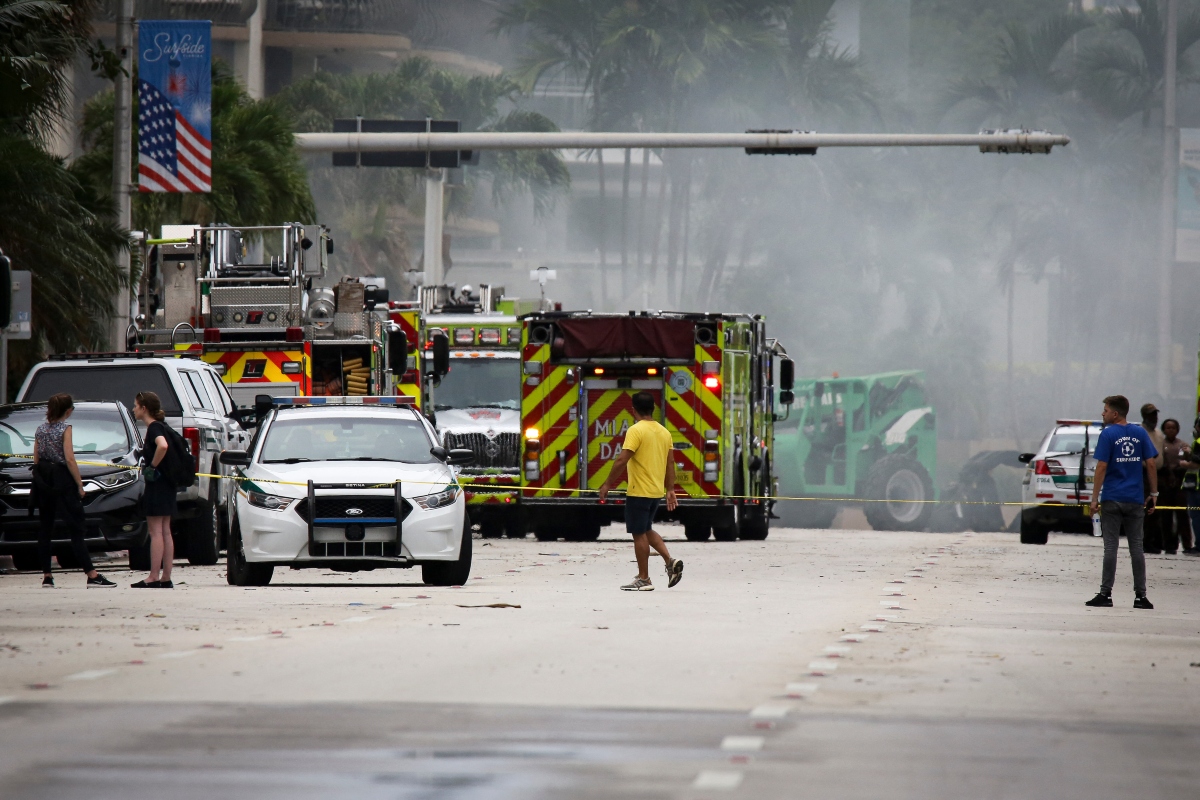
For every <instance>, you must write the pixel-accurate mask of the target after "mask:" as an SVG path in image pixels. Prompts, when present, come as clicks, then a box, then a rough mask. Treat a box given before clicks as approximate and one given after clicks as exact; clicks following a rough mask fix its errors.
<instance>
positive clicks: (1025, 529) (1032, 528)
mask: <svg viewBox="0 0 1200 800" xmlns="http://www.w3.org/2000/svg"><path fill="white" fill-rule="evenodd" d="M1049 539H1050V531H1048V530H1047V529H1046V528H1045V527H1044V526H1042V525H1038V524H1037V523H1036V522H1026V521H1025V520H1021V544H1045V543H1046V542H1047V541H1048V540H1049Z"/></svg>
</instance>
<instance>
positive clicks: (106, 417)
mask: <svg viewBox="0 0 1200 800" xmlns="http://www.w3.org/2000/svg"><path fill="white" fill-rule="evenodd" d="M45 421H46V404H45V403H17V404H14V405H5V406H0V453H3V455H2V456H0V555H11V556H12V558H13V563H14V564H15V565H16V567H17V569H22V570H40V569H41V564H39V563H38V554H37V539H38V531H39V530H40V529H41V523H40V520H39V519H38V514H37V509H35V508H30V507H29V492H30V489H31V488H32V484H33V476H32V474H31V471H32V469H33V439H34V432H35V431H37V428H38V426H39V425H41V424H42V423H43V422H45ZM70 424H71V430H72V438H73V441H74V444H75V457H76V460H78V461H79V476H80V477H81V478H83V490H84V496H83V514H84V530H85V534H84V537H85V538H84V541H85V542H86V544H87V546H88V549H89V550H129V556H130V560H131V561H136V560H137V558H138V557H139V556H144V557H145V560H146V562H147V563H148V562H149V560H150V554H149V552H148V551H147V550H146V544H147V538H146V519H145V517H144V516H142V511H141V498H142V488H143V485H142V478H141V473H140V472H139V471H138V469H137V461H138V452H139V448H140V447H141V444H142V439H141V437H140V436H139V435H138V430H137V426H136V425H135V424H134V421H133V416H132V415H131V414H130V413H129V409H127V408H126V407H125V406H124V405H123V404H121V403H76V404H75V412H74V413H73V414H71V420H70ZM65 524H66V523H64V522H63V521H62V520H61V519H60V520H59V521H58V526H57V528H58V530H57V532H56V534H57V535H56V536H55V537H54V540H53V542H54V555H55V556H56V557H57V558H58V563H59V566H61V567H63V568H74V567H77V566H79V565H78V564H76V563H75V559H74V551H73V550H72V549H71V547H70V536H69V534H68V533H67V531H66V530H65Z"/></svg>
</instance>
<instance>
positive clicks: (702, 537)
mask: <svg viewBox="0 0 1200 800" xmlns="http://www.w3.org/2000/svg"><path fill="white" fill-rule="evenodd" d="M683 535H684V537H685V538H686V539H687V540H688V541H689V542H707V541H708V537H710V536H712V526H711V525H709V524H707V523H701V522H690V523H689V522H685V523H684V524H683Z"/></svg>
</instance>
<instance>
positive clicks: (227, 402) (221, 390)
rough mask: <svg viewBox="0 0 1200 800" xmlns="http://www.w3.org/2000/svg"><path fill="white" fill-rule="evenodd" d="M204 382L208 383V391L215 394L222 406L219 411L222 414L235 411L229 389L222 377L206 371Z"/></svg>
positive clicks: (218, 403)
mask: <svg viewBox="0 0 1200 800" xmlns="http://www.w3.org/2000/svg"><path fill="white" fill-rule="evenodd" d="M202 374H203V375H204V382H205V383H206V384H207V385H208V393H209V394H210V395H212V396H213V399H215V400H216V401H217V405H218V406H220V409H218V410H219V411H221V413H222V414H228V413H229V412H230V411H233V400H232V399H231V398H230V397H229V391H228V390H227V389H226V388H225V384H224V383H222V382H221V379H220V378H218V377H217V376H215V375H213V374H212V373H211V372H204V373H202Z"/></svg>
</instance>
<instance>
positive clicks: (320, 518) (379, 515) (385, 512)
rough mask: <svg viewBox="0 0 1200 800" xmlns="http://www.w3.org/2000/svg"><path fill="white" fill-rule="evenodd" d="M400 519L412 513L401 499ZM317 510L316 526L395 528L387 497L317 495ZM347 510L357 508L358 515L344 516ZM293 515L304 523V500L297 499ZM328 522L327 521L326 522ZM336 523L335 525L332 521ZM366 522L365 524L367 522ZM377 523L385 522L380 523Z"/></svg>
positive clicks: (305, 516) (393, 516)
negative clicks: (386, 526) (295, 514)
mask: <svg viewBox="0 0 1200 800" xmlns="http://www.w3.org/2000/svg"><path fill="white" fill-rule="evenodd" d="M400 505H401V511H400V519H402V520H403V519H405V518H407V517H408V514H409V512H410V511H412V505H411V504H410V503H409V502H408V501H407V500H401V501H400ZM316 507H317V516H316V519H317V523H316V524H318V525H321V524H328V525H343V524H351V523H360V524H364V525H395V524H396V507H395V500H394V499H393V498H391V497H381V496H380V495H374V496H368V497H354V496H350V497H337V496H318V497H317V498H316ZM349 509H357V510H358V511H359V512H360V513H357V514H351V513H348V510H349ZM296 513H297V514H299V515H300V519H302V520H304V521H305V522H308V501H307V500H305V499H301V500H300V502H299V504H298V506H297V508H296ZM326 520H328V522H326ZM334 520H336V522H335V521H334ZM368 520H369V521H368ZM380 520H387V521H386V522H382V521H380Z"/></svg>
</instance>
